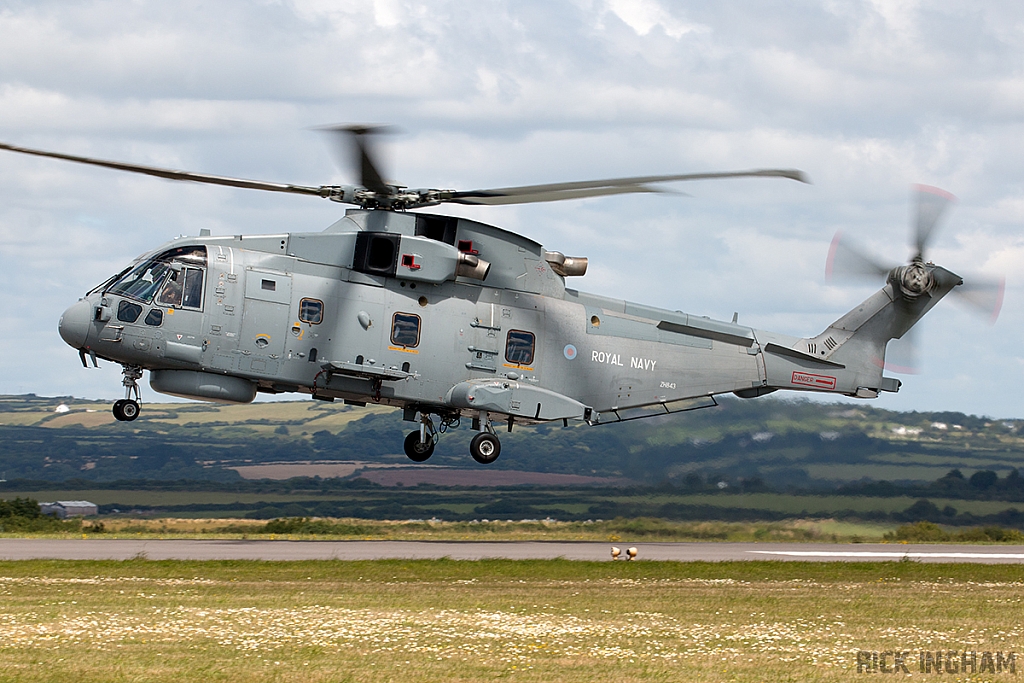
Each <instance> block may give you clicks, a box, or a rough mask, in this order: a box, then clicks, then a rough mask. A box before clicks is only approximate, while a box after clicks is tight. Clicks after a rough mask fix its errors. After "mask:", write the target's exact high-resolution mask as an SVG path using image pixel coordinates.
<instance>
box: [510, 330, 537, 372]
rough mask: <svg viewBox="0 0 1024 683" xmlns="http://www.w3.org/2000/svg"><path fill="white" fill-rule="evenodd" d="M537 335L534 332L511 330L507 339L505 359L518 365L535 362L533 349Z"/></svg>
mask: <svg viewBox="0 0 1024 683" xmlns="http://www.w3.org/2000/svg"><path fill="white" fill-rule="evenodd" d="M536 344H537V337H535V336H534V334H533V332H525V331H523V330H509V331H508V338H507V339H506V341H505V360H507V361H508V362H509V363H515V364H516V365H529V364H530V363H532V362H533V350H534V348H535V346H536Z"/></svg>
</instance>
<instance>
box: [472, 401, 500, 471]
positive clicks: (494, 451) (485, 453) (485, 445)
mask: <svg viewBox="0 0 1024 683" xmlns="http://www.w3.org/2000/svg"><path fill="white" fill-rule="evenodd" d="M473 426H474V427H476V428H477V429H479V430H480V432H479V433H478V434H477V435H476V436H474V437H473V440H472V441H470V442H469V454H470V455H472V456H473V459H474V460H476V461H477V462H478V463H480V464H481V465H490V464H491V463H492V462H494V461H495V460H497V459H498V456H499V455H501V442H500V441H498V437H497V436H496V435H495V433H494V428H493V427H492V426H491V420H490V417H489V416H488V415H487V413H486V412H484V411H481V412H480V417H478V418H476V419H474V420H473Z"/></svg>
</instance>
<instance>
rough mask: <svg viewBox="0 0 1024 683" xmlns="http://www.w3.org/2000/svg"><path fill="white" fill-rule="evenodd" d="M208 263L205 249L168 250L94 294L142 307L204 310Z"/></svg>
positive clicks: (188, 247)
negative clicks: (146, 305)
mask: <svg viewBox="0 0 1024 683" xmlns="http://www.w3.org/2000/svg"><path fill="white" fill-rule="evenodd" d="M206 262H207V261H206V247H205V246H202V245H192V246H183V247H177V248H175V249H169V250H167V251H164V252H162V253H161V254H159V255H157V256H155V257H151V258H146V257H143V258H142V259H139V261H137V262H136V263H135V264H133V265H132V266H129V267H128V268H126V269H125V270H124V271H122V272H120V273H118V274H117V275H115V276H114V277H112V278H110V279H109V280H107V281H106V282H104V283H103V284H101V285H100V286H98V287H96V288H95V289H93V290H92V292H99V293H102V294H115V295H117V296H122V297H125V298H126V299H132V300H134V301H137V302H139V303H143V304H148V303H154V302H155V303H156V305H158V306H165V307H173V308H191V309H201V308H202V307H203V273H204V271H205V268H206ZM92 292H90V293H92Z"/></svg>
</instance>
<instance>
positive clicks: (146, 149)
mask: <svg viewBox="0 0 1024 683" xmlns="http://www.w3.org/2000/svg"><path fill="white" fill-rule="evenodd" d="M338 123H379V124H390V125H392V126H395V128H396V131H397V132H395V133H394V134H392V135H388V136H386V138H384V139H382V141H381V143H382V144H381V147H382V149H381V152H382V155H383V159H384V161H385V163H386V174H387V175H388V176H389V177H388V178H387V179H388V180H391V181H394V182H398V183H401V184H403V185H407V186H410V187H424V186H426V187H442V188H454V189H459V190H471V189H478V188H488V187H502V186H509V185H521V184H535V183H544V182H559V181H569V180H587V179H594V178H607V177H621V176H631V175H648V174H668V173H689V172H701V171H721V170H739V169H748V168H764V167H774V168H798V169H801V170H803V171H804V172H806V173H807V174H808V175H809V176H810V178H811V180H812V184H810V185H803V184H800V183H796V182H793V181H789V180H777V179H776V180H767V179H749V180H724V181H701V182H694V183H686V184H676V185H673V186H671V188H670V189H673V190H677V191H678V193H673V194H664V195H626V196H618V197H607V198H593V199H587V200H580V201H572V202H560V203H546V204H537V205H528V206H510V207H458V206H449V207H445V208H444V209H441V210H440V211H439V212H442V213H450V214H455V215H461V216H466V217H469V218H475V219H477V220H483V221H485V222H488V223H492V224H495V225H499V226H502V227H504V228H507V229H510V230H514V231H517V232H521V233H523V234H525V235H527V236H529V237H531V238H533V239H535V240H537V241H539V242H541V243H543V244H544V245H545V246H546V247H547V248H549V249H556V250H559V251H562V252H564V253H566V254H568V255H573V256H586V257H589V258H590V263H591V266H590V271H589V272H588V274H587V275H586V276H585V277H584V278H581V279H574V280H573V281H572V282H571V286H575V287H576V288H578V289H581V290H585V291H589V292H593V293H597V294H603V295H607V296H615V297H621V298H624V299H627V300H632V301H637V302H641V303H645V304H650V305H656V306H661V307H665V308H669V309H680V310H684V311H686V312H689V313H694V314H699V315H709V316H711V317H713V318H718V319H725V320H728V319H730V318H731V316H732V314H733V313H734V312H736V313H738V316H739V321H740V322H742V323H744V324H748V325H751V326H754V327H757V328H763V329H770V330H774V331H778V332H783V333H787V334H792V335H796V336H813V335H816V334H817V333H818V332H820V331H822V330H823V329H825V327H827V326H828V324H829V323H831V322H832V321H834V320H835V319H837V318H839V317H840V316H841V315H842V314H843V313H844V312H845V311H847V310H848V309H850V308H851V307H853V306H854V305H856V304H857V303H858V302H859V301H861V300H863V299H864V298H866V297H867V296H868V295H870V294H871V292H872V291H874V290H875V289H877V287H878V286H880V285H881V284H882V283H881V282H878V283H862V284H849V283H828V282H826V281H825V275H824V271H825V268H824V266H825V260H826V256H827V253H828V248H829V243H830V241H831V239H832V237H833V235H834V234H835V232H836V231H837V230H842V231H843V232H844V234H846V235H848V236H852V237H854V238H856V239H857V240H859V241H860V242H861V243H863V244H864V245H865V246H866V248H867V249H869V250H871V251H873V252H875V253H877V254H878V255H880V256H882V257H885V258H887V259H888V260H890V261H901V260H903V259H906V258H908V257H909V255H910V251H909V246H908V240H909V222H910V220H911V210H912V203H911V186H912V185H913V184H915V183H923V184H927V185H933V186H937V187H940V188H942V189H944V190H947V191H949V192H951V193H953V194H954V195H956V196H957V198H958V202H957V204H956V206H955V207H954V209H953V211H952V212H951V213H950V214H949V215H948V216H947V218H946V220H945V221H944V223H943V225H942V226H941V228H940V232H939V233H938V235H937V236H936V239H935V241H934V244H933V246H932V248H931V250H930V252H929V254H928V256H929V258H931V259H933V260H934V261H935V262H937V263H939V264H941V265H943V266H945V267H947V268H948V269H950V270H953V271H954V272H957V273H959V274H961V275H963V276H964V277H965V279H970V278H969V276H970V275H972V274H979V273H982V274H986V275H989V276H1000V275H1001V276H1005V278H1006V294H1005V300H1004V305H1003V309H1002V314H1001V316H1000V318H999V320H998V322H997V323H996V324H995V325H990V324H989V323H988V322H987V321H986V320H985V319H984V317H982V316H978V315H976V314H973V313H971V312H970V311H969V310H968V309H965V308H963V307H961V306H959V305H958V304H957V303H956V302H955V301H951V299H952V297H950V298H949V299H947V300H944V301H943V302H941V303H940V304H939V306H937V307H936V308H935V309H934V310H933V311H932V312H931V313H930V314H929V315H928V316H927V317H926V318H925V320H924V321H922V323H921V324H920V326H919V327H920V330H919V332H920V334H919V343H920V348H919V363H920V374H916V375H906V376H900V377H901V379H903V381H904V386H903V388H902V390H901V391H900V392H899V393H898V394H895V395H891V394H890V395H883V397H882V398H880V399H878V400H877V401H874V402H872V403H873V404H874V405H876V406H879V407H884V408H890V409H894V410H955V411H963V412H967V413H974V414H984V415H989V416H992V417H1024V391H1021V390H1020V387H1021V384H1022V380H1024V345H1022V344H1021V340H1022V339H1024V316H1022V312H1024V280H1022V277H1021V272H1022V266H1024V230H1022V228H1024V162H1022V159H1024V5H1022V4H1021V3H1020V2H1000V1H998V0H994V1H992V2H985V3H977V2H966V1H965V2H957V1H947V0H933V1H932V2H928V3H922V2H916V1H913V0H906V1H903V0H873V1H867V2H857V1H855V0H851V1H847V2H839V1H833V0H823V1H819V2H813V1H809V0H789V1H786V2H771V1H768V2H750V1H747V2H742V1H735V2H730V1H726V2H716V3H707V2H699V3H698V2H669V1H667V0H564V1H557V0H547V1H545V2H534V1H532V0H519V1H517V2H498V1H490V0H472V1H471V0H453V1H442V0H439V1H437V2H432V3H419V2H407V1H404V0H373V1H369V0H361V1H358V2H355V1H352V2H348V1H345V0H287V1H273V0H256V1H253V0H246V1H240V0H218V2H166V1H164V2H156V1H150V0H110V1H76V0H61V1H60V2H46V1H41V0H32V1H31V2H20V1H18V0H2V1H0V141H3V142H8V143H11V144H16V145H23V146H29V147H37V148H42V149H47V150H57V151H64V152H68V153H73V154H84V155H90V156H95V157H100V158H106V159H116V160H124V161H131V162H135V163H141V164H149V165H156V166H165V167H171V168H177V169H186V170H192V171H199V172H205V173H215V174H222V175H229V176H234V177H243V178H256V179H261V180H270V181H279V182H290V183H296V184H306V185H320V184H328V183H346V182H349V183H351V182H355V181H356V177H355V175H354V173H353V172H352V169H351V168H349V167H348V166H347V165H346V164H345V163H344V162H341V161H339V158H338V157H339V155H338V153H337V150H336V149H335V148H334V147H332V144H331V140H330V139H328V137H327V136H326V135H325V134H324V133H322V132H320V131H318V130H316V129H317V127H320V126H324V125H330V124H338ZM343 211H344V207H343V206H341V205H337V204H332V203H330V202H327V201H324V200H320V199H318V198H312V197H303V196H286V195H278V194H274V193H261V192H256V191H252V190H244V189H234V188H222V187H214V186H203V185H197V184H192V183H181V182H177V183H175V182H172V181H165V180H160V179H155V178H149V177H145V176H136V175H132V174H126V173H120V172H116V171H109V170H105V169H99V168H93V167H87V166H81V165H77V164H70V163H65V162H59V161H55V160H47V159H37V158H31V157H23V156H20V155H15V154H11V153H8V152H0V286H2V288H3V291H4V294H5V296H4V298H3V303H2V304H0V345H2V350H3V353H2V355H0V393H29V392H31V393H36V394H40V395H74V396H79V397H88V398H117V397H119V396H120V395H121V387H120V368H119V367H118V366H115V365H112V364H109V363H105V364H102V365H103V367H102V368H101V369H100V370H86V369H83V368H82V367H81V364H80V362H79V359H78V355H77V353H76V352H75V351H74V350H73V349H71V348H70V347H68V346H66V345H65V344H64V343H63V341H62V340H61V339H60V337H59V336H58V334H57V327H56V326H57V320H58V318H59V316H60V314H61V312H62V311H63V310H64V309H65V308H66V307H67V306H69V305H70V304H71V303H73V302H74V301H75V300H76V299H77V298H78V297H80V296H82V295H83V294H84V292H85V291H86V290H88V289H90V288H91V287H92V286H94V285H96V284H97V283H99V282H100V281H102V280H104V279H105V278H106V277H108V276H109V275H110V274H112V273H114V272H116V271H118V270H120V269H121V268H123V267H124V266H125V265H126V264H127V263H128V262H130V261H131V260H132V259H133V258H135V257H136V256H137V255H139V254H140V253H142V252H145V251H148V250H149V249H152V248H155V247H156V246H158V245H160V244H161V243H163V242H165V241H168V240H170V239H172V238H174V237H175V236H177V235H182V234H184V235H197V234H198V233H199V230H200V229H202V228H208V229H210V230H211V231H212V232H213V234H215V235H216V234H239V233H247V234H248V233H279V232H310V231H319V230H322V229H323V228H325V227H326V226H327V225H329V224H330V223H332V222H333V221H334V220H336V219H337V218H338V217H340V216H341V215H342V214H343ZM143 392H144V394H143V396H144V399H155V398H157V395H155V394H154V392H152V391H151V390H149V388H148V386H147V385H144V386H143ZM843 400H844V401H846V402H849V403H854V402H855V401H854V400H853V399H843Z"/></svg>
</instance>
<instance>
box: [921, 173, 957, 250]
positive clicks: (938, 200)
mask: <svg viewBox="0 0 1024 683" xmlns="http://www.w3.org/2000/svg"><path fill="white" fill-rule="evenodd" d="M914 192H915V193H916V194H917V225H916V226H915V227H914V248H915V249H916V251H915V252H914V253H915V254H917V255H918V256H921V257H923V255H924V250H925V247H927V246H928V242H929V241H930V240H931V236H932V233H933V232H934V231H935V226H936V225H937V224H938V222H939V219H940V218H942V215H943V214H944V213H945V212H946V209H947V208H948V207H949V205H950V204H952V203H953V202H955V201H956V197H954V196H953V195H951V194H950V193H948V192H946V191H945V190H940V189H939V188H937V187H931V186H929V185H915V186H914Z"/></svg>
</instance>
